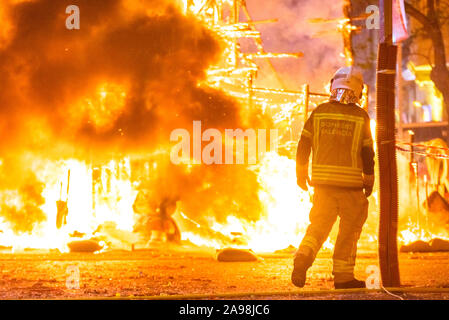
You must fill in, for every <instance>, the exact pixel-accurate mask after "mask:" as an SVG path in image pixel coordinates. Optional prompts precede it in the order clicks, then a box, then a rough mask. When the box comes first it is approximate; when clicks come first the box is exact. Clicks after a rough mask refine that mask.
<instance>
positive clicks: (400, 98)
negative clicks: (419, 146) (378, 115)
mask: <svg viewBox="0 0 449 320" xmlns="http://www.w3.org/2000/svg"><path fill="white" fill-rule="evenodd" d="M397 72H398V76H397V85H398V113H399V119H398V137H399V139H402V138H403V137H404V133H403V129H402V108H403V105H402V104H403V103H404V101H403V100H404V99H403V97H402V83H403V81H402V44H401V43H400V44H399V45H398V67H397Z"/></svg>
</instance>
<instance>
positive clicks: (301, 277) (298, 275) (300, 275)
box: [292, 254, 313, 288]
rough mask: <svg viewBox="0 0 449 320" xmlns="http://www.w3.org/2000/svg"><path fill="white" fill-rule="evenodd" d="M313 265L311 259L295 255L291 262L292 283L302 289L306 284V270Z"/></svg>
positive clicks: (302, 255)
mask: <svg viewBox="0 0 449 320" xmlns="http://www.w3.org/2000/svg"><path fill="white" fill-rule="evenodd" d="M312 263H313V258H312V257H310V256H306V255H304V254H297V255H296V257H295V259H294V261H293V272H292V283H293V284H294V285H295V286H297V287H299V288H302V287H304V285H305V284H306V275H307V269H309V268H310V266H311V265H312Z"/></svg>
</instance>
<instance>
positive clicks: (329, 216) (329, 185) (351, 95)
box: [292, 67, 374, 289]
mask: <svg viewBox="0 0 449 320" xmlns="http://www.w3.org/2000/svg"><path fill="white" fill-rule="evenodd" d="M362 91H363V77H362V75H361V73H360V72H358V71H357V70H355V69H354V68H353V67H344V68H341V69H339V70H338V71H337V72H336V73H335V75H334V77H333V78H332V80H331V97H330V99H329V101H328V102H326V103H323V104H321V105H319V106H318V107H317V108H316V109H315V110H314V111H313V112H312V114H311V116H310V118H309V119H308V120H307V121H306V123H305V125H304V128H303V131H302V133H301V139H300V141H299V143H298V149H297V154H296V161H297V163H296V175H297V183H298V186H299V187H300V188H301V189H303V190H305V191H307V190H308V187H307V185H308V184H309V185H310V186H313V187H314V196H313V207H312V209H311V211H310V215H309V220H310V225H309V227H308V228H307V232H306V234H305V236H304V238H303V240H302V242H301V244H300V246H299V248H298V250H297V252H296V255H295V258H294V263H293V265H294V268H293V272H292V282H293V284H294V285H296V286H298V287H303V286H304V284H305V282H306V273H307V269H308V268H309V267H310V266H311V265H312V263H313V261H314V260H315V257H316V254H317V252H318V251H319V249H320V248H321V246H322V244H323V242H324V241H325V240H326V239H327V237H328V236H329V233H330V231H331V229H332V226H333V225H334V223H335V221H336V219H337V217H340V225H339V231H338V236H337V241H336V243H335V249H334V254H333V270H332V274H333V276H334V286H335V288H336V289H345V288H364V287H365V282H364V281H359V280H357V279H355V277H354V266H355V258H356V250H357V242H358V240H359V237H360V233H361V231H362V227H363V224H364V223H365V221H366V218H367V215H368V199H367V198H368V197H369V196H370V194H371V193H372V190H373V185H374V150H373V140H372V137H371V131H370V119H369V116H368V114H367V113H366V111H365V110H363V109H362V108H361V107H359V106H358V105H357V104H358V103H359V101H360V99H361V97H362ZM310 153H312V179H311V180H310V179H309V174H308V167H309V156H310Z"/></svg>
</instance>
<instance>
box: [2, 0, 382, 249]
mask: <svg viewBox="0 0 449 320" xmlns="http://www.w3.org/2000/svg"><path fill="white" fill-rule="evenodd" d="M69 4H70V3H68V2H66V1H57V2H55V1H52V0H37V1H26V0H23V1H22V0H9V1H3V2H2V4H1V5H0V18H1V19H0V20H1V21H2V28H1V32H0V83H1V90H0V106H1V107H0V112H1V113H2V117H1V119H2V120H1V121H0V131H1V133H2V136H3V137H4V139H2V142H1V143H2V147H1V150H2V151H1V154H0V158H1V166H0V174H1V175H2V179H1V183H0V188H1V191H0V199H1V210H0V230H1V232H0V245H2V246H6V247H12V248H13V250H20V249H22V248H29V247H31V248H57V249H59V250H60V251H66V250H67V244H68V243H69V242H71V241H73V240H79V239H92V238H94V239H96V240H98V241H103V242H102V243H101V245H102V247H103V248H108V247H118V248H130V247H131V246H132V245H133V244H135V245H137V246H138V245H141V246H144V245H145V243H147V241H148V240H150V239H151V237H152V232H151V231H154V230H155V229H156V231H160V230H157V229H162V230H164V229H169V231H168V233H169V235H170V237H173V239H177V240H180V239H181V240H182V241H184V242H190V243H193V244H195V245H205V246H209V247H217V248H219V247H222V246H227V245H235V246H241V247H250V248H252V249H253V250H255V251H273V250H277V249H282V248H285V247H288V246H289V245H291V244H294V245H295V244H297V243H298V241H299V240H300V237H301V235H302V233H303V232H304V230H305V228H306V226H307V223H308V217H307V212H309V209H310V206H311V203H310V196H311V195H310V194H308V193H306V192H302V191H300V190H299V188H298V187H297V186H296V181H295V179H294V175H295V161H294V151H295V148H294V146H295V145H296V142H297V140H298V138H299V136H298V134H299V132H300V128H301V127H302V125H303V122H304V119H305V118H307V115H308V114H309V112H310V111H311V110H312V109H313V107H314V105H316V104H317V103H319V102H321V101H322V100H324V99H326V98H327V93H326V92H325V91H326V90H325V88H324V87H325V84H326V83H325V81H323V82H322V87H321V88H319V89H317V88H315V89H314V90H311V88H310V86H309V85H308V84H307V83H306V84H305V85H304V86H303V87H302V89H301V90H291V89H289V88H288V85H286V84H285V83H284V81H283V78H282V76H281V75H280V74H279V73H278V72H277V71H276V70H277V69H276V68H275V64H276V62H274V60H279V59H303V58H302V57H303V53H302V52H299V50H298V51H296V52H293V53H272V52H269V51H267V50H266V49H265V47H264V43H263V42H262V38H261V34H260V32H259V31H258V29H257V28H256V26H257V27H259V26H263V25H264V24H269V23H271V22H274V21H273V20H253V19H251V16H250V14H249V12H250V10H249V9H248V8H247V5H246V3H245V2H244V1H237V0H235V1H231V0H215V1H202V0H178V1H168V0H166V1H153V0H146V1H138V0H112V1H107V2H101V3H100V2H92V1H88V0H80V1H77V5H78V6H79V8H80V12H81V15H82V25H81V29H80V30H68V29H66V28H65V19H66V18H67V15H66V14H65V8H66V7H67V6H68V5H69ZM313 5H314V4H313ZM336 6H337V7H339V8H341V6H340V4H337V5H336ZM241 15H242V16H241ZM335 21H336V23H340V22H341V21H340V20H338V19H337V20H335ZM342 21H343V22H344V23H343V25H342V27H341V28H343V29H344V30H353V29H354V28H353V26H351V25H350V24H349V25H348V19H347V18H343V20H342ZM187 30H188V31H187ZM337 37H338V40H336V43H340V44H341V39H340V37H341V35H340V34H339V33H337ZM346 49H347V48H346ZM345 52H350V50H349V51H348V50H346V51H345ZM304 58H307V52H306V53H305V54H304ZM324 58H325V57H324ZM351 59H352V58H351ZM321 60H323V59H321ZM324 60H325V59H324ZM344 61H349V60H348V59H347V58H346V59H344V57H343V59H342V61H340V62H336V63H334V64H335V66H337V65H339V64H341V63H343V62H344ZM351 61H352V60H351ZM261 65H263V67H261ZM326 66H328V65H326ZM333 67H334V66H333ZM261 69H262V70H263V71H264V72H265V71H266V70H269V71H270V72H271V76H270V77H271V79H272V81H271V83H272V84H273V85H272V86H267V85H265V84H266V83H265V80H260V79H259V78H258V74H260V73H261ZM329 74H330V73H329ZM326 79H327V77H326ZM316 81H318V80H316ZM326 81H327V80H326ZM318 82H319V81H318ZM313 91H321V92H317V93H314V92H313ZM194 121H200V122H201V125H202V127H203V129H204V130H207V129H216V130H219V131H220V132H225V130H226V129H228V128H234V129H237V128H238V129H242V131H243V130H246V129H248V128H261V129H276V130H277V133H278V139H277V141H276V143H272V145H274V144H275V145H276V147H277V148H276V150H275V148H266V152H264V153H263V156H262V157H261V158H260V161H258V162H257V163H256V164H251V165H249V164H235V165H232V166H227V165H226V166H225V165H218V164H212V165H197V164H195V163H194V161H193V160H194V159H188V160H189V161H186V162H183V163H182V164H179V165H175V164H173V163H172V162H171V161H170V153H171V151H172V147H173V142H172V141H170V135H171V133H172V132H173V131H174V130H176V129H179V128H183V129H186V130H190V128H192V123H193V122H194ZM191 136H192V137H193V136H194V132H191ZM247 138H248V137H247ZM258 138H260V139H261V140H265V141H266V139H267V138H268V137H262V138H261V137H258ZM223 140H225V139H223ZM192 141H193V140H192ZM220 143H223V145H224V141H223V142H220ZM245 143H248V142H245ZM232 153H234V149H233V152H232ZM234 156H235V155H234ZM68 172H70V179H68V178H67V176H68ZM57 204H58V205H57ZM371 207H372V211H373V212H375V211H376V203H375V201H374V200H373V203H372V204H371ZM162 211H163V212H165V219H161V218H160V216H159V214H160V213H161V212H162ZM155 217H156V218H155ZM376 218H377V216H376V215H375V214H373V215H372V217H370V219H371V221H372V222H371V223H369V227H368V228H369V230H370V231H369V232H368V233H367V234H366V235H365V241H374V240H375V239H376V236H375V232H376V231H375V230H376V222H375V221H376ZM167 221H168V222H167ZM173 221H175V223H173ZM166 222H167V223H168V225H169V226H167V223H166ZM158 226H159V227H158ZM178 227H179V230H178ZM152 229H153V230H152ZM153 236H154V233H153Z"/></svg>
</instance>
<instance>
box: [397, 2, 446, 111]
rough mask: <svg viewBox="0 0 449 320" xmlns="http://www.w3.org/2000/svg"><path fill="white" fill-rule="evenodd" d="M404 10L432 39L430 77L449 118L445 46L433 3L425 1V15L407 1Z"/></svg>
mask: <svg viewBox="0 0 449 320" xmlns="http://www.w3.org/2000/svg"><path fill="white" fill-rule="evenodd" d="M405 10H406V12H407V13H408V14H409V15H410V16H411V17H413V18H414V19H416V20H417V21H418V22H419V23H420V24H421V25H422V26H423V28H424V30H425V31H426V33H427V34H428V36H429V38H430V39H431V41H432V45H433V56H434V65H432V71H431V72H430V79H431V80H432V81H433V83H434V84H435V87H436V88H437V89H438V91H440V92H441V94H442V95H443V104H444V109H445V111H446V115H447V116H448V118H449V70H448V68H447V65H446V64H447V60H446V47H445V44H444V38H443V34H442V32H441V27H440V24H439V21H438V17H437V14H436V11H435V7H434V3H433V1H432V0H428V1H427V11H428V14H427V15H424V14H423V13H421V12H420V11H419V10H417V9H416V8H415V7H413V6H412V5H410V4H409V3H407V2H405Z"/></svg>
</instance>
